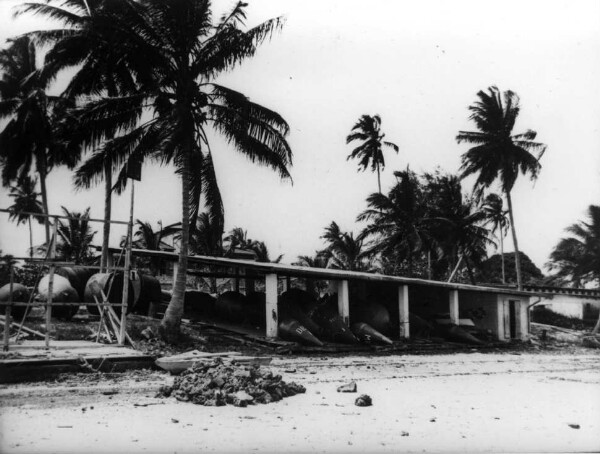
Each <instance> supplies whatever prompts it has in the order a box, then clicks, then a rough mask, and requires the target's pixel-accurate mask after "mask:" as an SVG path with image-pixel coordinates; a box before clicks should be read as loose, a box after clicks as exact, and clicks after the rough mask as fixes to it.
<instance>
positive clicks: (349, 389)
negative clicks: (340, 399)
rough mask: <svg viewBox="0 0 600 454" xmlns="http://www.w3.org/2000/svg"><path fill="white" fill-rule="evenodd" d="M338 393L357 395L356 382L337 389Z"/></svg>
mask: <svg viewBox="0 0 600 454" xmlns="http://www.w3.org/2000/svg"><path fill="white" fill-rule="evenodd" d="M337 392H338V393H355V392H356V382H355V381H351V382H350V383H346V384H345V385H342V386H339V387H338V389H337Z"/></svg>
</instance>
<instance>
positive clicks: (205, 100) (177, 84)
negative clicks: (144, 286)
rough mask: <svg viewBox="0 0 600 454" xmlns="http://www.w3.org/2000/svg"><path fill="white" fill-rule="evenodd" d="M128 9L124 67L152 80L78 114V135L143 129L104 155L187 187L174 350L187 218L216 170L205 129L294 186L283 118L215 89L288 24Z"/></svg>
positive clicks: (187, 8)
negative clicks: (128, 123)
mask: <svg viewBox="0 0 600 454" xmlns="http://www.w3.org/2000/svg"><path fill="white" fill-rule="evenodd" d="M127 1H128V3H129V5H130V7H129V8H128V11H127V12H128V15H127V16H126V18H125V19H126V21H125V24H126V27H123V28H122V30H124V31H125V32H126V33H129V35H130V36H123V37H122V38H123V42H122V47H123V48H124V49H125V50H124V52H125V53H126V54H127V55H126V58H128V59H129V58H131V59H133V60H134V61H138V62H139V61H140V60H143V62H144V63H145V67H146V72H145V73H141V75H142V76H144V77H143V78H142V77H137V79H136V82H138V84H139V90H138V91H137V92H136V94H134V95H129V96H117V97H114V98H108V99H102V100H99V101H94V102H91V103H90V104H89V105H88V106H87V108H86V109H85V111H82V112H81V113H80V115H79V127H81V128H82V129H83V130H84V131H86V130H87V131H93V130H96V128H97V127H98V125H99V124H101V123H102V121H105V119H107V118H109V119H110V118H115V117H116V116H119V115H121V116H124V117H127V118H130V119H131V120H132V123H134V122H138V123H137V125H136V127H135V128H134V129H132V130H131V131H130V132H128V133H126V134H124V135H122V136H121V137H117V138H115V139H113V140H110V141H109V142H107V143H106V144H105V145H104V149H105V151H110V153H111V155H113V156H116V157H119V158H120V159H125V158H126V157H128V158H131V157H136V158H139V159H144V158H150V159H155V160H157V161H159V162H160V163H162V164H172V165H174V167H175V169H176V172H177V174H178V175H179V176H180V178H181V183H182V185H181V192H182V207H181V211H182V234H181V247H180V253H179V267H178V273H177V276H176V279H175V283H174V286H173V295H172V299H171V301H170V303H169V306H168V308H167V310H166V312H165V316H164V318H163V321H162V323H161V333H162V335H163V337H164V338H165V339H167V340H169V341H174V340H175V339H176V338H177V337H178V334H179V327H180V324H181V317H182V314H183V295H184V292H185V287H186V275H187V256H188V248H189V232H190V229H189V226H190V218H191V217H192V216H191V215H192V214H193V213H194V212H197V210H198V205H199V201H200V194H201V193H202V191H203V189H204V186H203V184H204V183H203V180H202V179H201V178H200V176H201V175H202V173H203V172H205V171H207V169H212V151H211V148H210V146H209V143H208V139H207V135H206V130H207V128H208V127H209V126H211V127H213V129H214V130H216V131H217V132H218V133H220V134H222V135H224V136H225V138H226V139H227V140H228V142H229V143H230V144H231V145H233V146H234V147H235V148H236V149H237V151H239V152H241V153H243V154H245V155H246V156H247V157H248V158H249V159H250V160H251V161H253V162H257V163H259V164H262V165H266V166H269V167H271V168H272V169H274V170H276V171H277V172H278V173H279V175H280V176H281V177H282V178H290V174H289V171H288V166H289V165H291V158H292V153H291V150H290V147H289V145H288V144H287V141H286V139H285V136H286V135H287V134H288V132H289V127H288V125H287V123H286V122H285V121H284V120H283V118H282V117H281V116H280V115H279V114H277V113H276V112H273V111H271V110H269V109H267V108H265V107H262V106H260V105H258V104H256V103H253V102H251V101H250V100H249V99H248V98H247V97H246V96H244V95H243V94H241V93H239V92H236V91H234V90H231V89H228V88H226V87H223V86H222V85H218V84H216V83H215V82H214V80H215V78H216V77H217V76H218V75H220V74H222V73H223V72H225V71H227V70H231V69H232V68H234V67H235V66H236V65H237V64H239V63H241V62H242V61H243V60H244V59H245V58H247V57H251V56H253V55H254V53H255V51H256V49H257V46H258V45H259V44H261V43H262V42H264V41H265V40H266V39H268V38H269V37H270V36H271V35H272V33H273V32H274V31H277V30H279V29H280V28H281V27H282V25H283V21H282V20H281V19H280V18H277V19H272V20H269V21H266V22H264V23H262V24H260V25H258V26H256V27H254V28H251V29H249V30H246V31H244V30H242V28H241V27H242V25H243V22H244V20H245V18H246V10H245V8H246V4H245V3H242V2H239V3H238V4H236V5H235V7H234V8H233V10H232V11H231V12H230V13H229V14H225V15H223V16H222V17H221V18H220V20H218V21H217V23H216V24H213V21H212V15H211V6H210V3H209V2H208V1H206V0H169V1H165V0H140V1H139V2H134V1H133V0H127ZM144 109H150V110H151V111H152V112H153V115H152V116H151V118H147V117H144V118H142V113H143V111H144ZM133 120H135V121H133ZM119 181H120V179H119V180H118V181H117V184H119ZM214 181H216V178H215V179H214ZM204 193H205V195H208V194H207V193H206V191H205V192H204ZM206 202H209V197H207V198H206V199H205V203H206Z"/></svg>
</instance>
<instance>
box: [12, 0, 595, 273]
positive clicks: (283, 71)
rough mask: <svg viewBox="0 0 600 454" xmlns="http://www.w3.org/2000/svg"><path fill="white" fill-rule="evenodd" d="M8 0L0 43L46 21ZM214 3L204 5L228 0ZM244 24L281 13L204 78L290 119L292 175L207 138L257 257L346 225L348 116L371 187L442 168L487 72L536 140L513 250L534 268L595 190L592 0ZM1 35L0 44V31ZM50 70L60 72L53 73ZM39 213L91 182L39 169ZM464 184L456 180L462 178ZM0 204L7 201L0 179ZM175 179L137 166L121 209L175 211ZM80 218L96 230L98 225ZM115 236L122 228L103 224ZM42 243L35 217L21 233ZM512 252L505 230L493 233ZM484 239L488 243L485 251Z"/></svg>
mask: <svg viewBox="0 0 600 454" xmlns="http://www.w3.org/2000/svg"><path fill="white" fill-rule="evenodd" d="M19 3H20V2H19V1H16V0H0V43H1V42H4V40H5V39H6V38H8V37H10V36H14V35H16V34H19V33H22V32H26V31H29V30H34V29H41V28H46V27H47V24H46V23H45V22H43V21H41V20H40V18H36V17H34V18H31V17H20V18H18V19H17V20H13V19H12V18H11V12H10V11H11V8H13V7H14V6H15V5H17V4H19ZM232 5H233V2H231V1H226V2H222V1H215V2H214V9H215V12H217V14H215V16H216V17H218V16H219V15H220V12H221V11H224V10H225V9H227V8H229V7H231V6H232ZM247 12H248V22H247V25H249V26H252V25H255V24H257V23H260V22H262V21H264V20H266V19H269V18H271V17H275V16H280V15H284V16H285V17H286V20H287V22H286V25H285V27H284V28H283V30H282V31H281V33H278V34H276V35H274V36H273V38H272V40H271V41H270V42H267V43H265V44H263V45H262V46H261V48H260V50H259V51H258V52H257V54H256V55H255V57H254V58H253V59H250V60H247V61H246V62H244V63H243V64H242V65H241V66H240V67H238V68H237V69H235V70H234V71H233V72H231V73H229V74H226V75H224V76H223V77H221V78H219V80H218V82H219V83H220V84H222V85H225V86H228V87H230V88H233V89H236V90H239V91H242V92H243V93H245V94H246V95H247V96H249V97H250V99H251V100H252V101H255V102H258V103H260V104H262V105H264V106H267V107H269V108H271V109H273V110H276V111H277V112H279V113H280V114H281V115H282V116H283V117H284V118H285V119H286V121H287V122H288V123H289V124H290V128H291V132H290V136H289V143H290V146H291V148H292V151H293V153H294V159H293V166H292V167H291V169H290V170H291V174H292V177H293V184H292V183H290V182H289V181H281V180H280V179H279V177H278V176H277V174H275V173H274V172H272V171H270V170H269V169H265V168H260V167H257V166H256V165H254V164H252V163H251V162H249V161H248V160H247V159H246V158H245V157H243V156H241V155H239V154H237V153H236V151H235V150H233V149H231V148H230V147H229V146H228V145H227V144H226V143H225V141H223V140H222V139H221V138H220V137H218V136H215V135H211V136H210V140H211V148H212V150H213V157H214V161H215V167H216V172H217V178H218V181H219V185H220V188H221V192H222V195H223V199H224V205H225V228H226V230H230V229H231V228H233V227H242V228H244V229H247V232H248V236H249V237H250V238H252V239H255V240H262V241H265V243H266V244H267V246H268V248H269V251H270V253H271V256H272V257H276V256H277V255H279V254H284V257H283V260H282V261H283V262H285V263H291V262H293V261H295V260H296V257H297V256H298V255H312V254H314V252H315V251H316V250H317V249H321V248H322V247H323V242H322V240H321V239H320V236H321V235H322V234H323V230H324V227H325V226H327V225H328V224H329V223H330V222H331V221H336V222H337V223H338V224H339V225H340V227H341V228H342V229H343V230H346V231H354V232H355V233H358V232H359V231H360V229H361V225H359V224H357V223H356V216H357V215H358V214H359V213H360V212H361V211H362V210H364V209H365V208H366V203H365V199H366V197H367V196H368V195H369V194H370V193H372V192H375V191H376V190H377V177H376V174H374V173H371V172H370V171H366V172H357V163H356V162H355V161H347V160H346V157H347V155H348V154H349V153H350V152H351V150H352V146H351V145H346V143H345V138H346V136H347V135H348V133H349V132H350V130H351V128H352V126H353V125H354V124H355V122H356V121H357V120H358V118H359V117H360V116H361V115H363V114H369V115H373V114H379V115H380V116H381V118H382V131H383V132H384V133H385V134H386V140H390V141H392V142H394V143H396V144H397V145H398V146H399V147H400V151H399V153H398V154H397V155H396V154H394V153H391V152H388V154H387V155H386V167H385V170H384V172H383V174H382V186H383V189H384V191H385V190H386V189H389V188H390V187H391V186H392V184H393V183H394V181H395V178H394V176H393V172H394V171H395V170H401V169H405V168H406V167H407V166H410V168H411V169H412V170H414V171H416V172H424V171H433V170H435V169H436V168H438V167H439V168H440V169H441V170H442V171H446V172H457V171H458V168H459V166H460V156H461V154H462V153H464V152H466V151H467V150H468V148H469V146H468V145H458V144H457V143H456V140H455V137H456V134H457V132H458V131H460V130H473V129H474V126H473V124H472V123H470V122H469V120H468V115H469V112H468V109H467V108H468V106H469V105H470V104H472V103H473V102H474V101H476V99H477V98H476V93H477V92H478V91H479V90H482V89H486V88H487V87H489V86H491V85H497V86H498V87H499V88H500V89H501V90H509V89H510V90H512V91H514V92H516V93H518V94H519V96H520V98H521V113H520V116H519V118H518V120H517V123H516V126H515V132H516V133H518V132H522V131H525V130H527V129H533V130H535V131H537V132H538V138H537V139H538V141H540V142H543V143H545V144H547V146H548V148H547V151H546V153H545V155H544V156H543V158H542V161H541V164H542V170H541V173H540V175H539V178H538V180H537V181H536V182H535V183H533V182H531V181H530V180H529V179H528V178H523V177H520V178H519V180H518V181H517V184H516V186H515V188H514V191H513V205H514V214H515V226H516V228H517V236H518V240H519V245H520V249H521V250H523V251H524V252H525V253H527V254H528V255H529V256H530V257H531V259H532V260H533V261H534V263H535V264H536V265H538V267H542V266H543V265H544V264H545V263H546V262H547V260H548V256H549V254H550V252H551V251H552V249H553V247H554V246H555V244H556V243H557V242H558V241H559V239H560V238H561V237H563V236H564V235H565V232H564V229H565V228H566V227H567V226H568V225H570V224H572V223H574V222H576V221H578V220H580V219H583V218H584V216H585V212H586V208H587V207H588V206H589V205H590V204H599V203H600V129H599V128H600V103H599V102H598V100H599V99H600V1H598V0H594V1H587V0H578V1H576V2H573V1H558V0H543V1H542V0H540V1H538V0H527V1H523V0H520V1H513V0H508V1H504V2H502V3H501V4H498V3H497V2H488V1H481V0H453V1H451V2H449V1H447V0H425V1H419V2H415V1H411V2H408V1H397V0H373V1H370V2H364V1H355V0H326V1H324V0H304V1H302V2H299V1H293V0H250V1H249V7H248V9H247ZM0 45H3V44H0ZM61 83H62V84H64V83H65V81H64V80H62V81H59V82H58V84H59V85H60V84H61ZM48 188H49V189H48V190H49V204H50V211H51V212H53V213H58V212H59V211H60V207H61V206H66V207H67V208H68V209H69V210H71V211H72V210H76V211H81V210H84V209H85V208H87V207H88V206H89V207H91V215H92V217H96V218H101V217H102V216H103V197H104V196H103V188H102V187H101V186H100V187H97V188H94V189H91V190H89V191H84V192H76V191H75V190H74V189H73V186H72V181H71V173H70V172H69V171H68V170H66V169H57V170H55V171H54V172H53V173H52V174H51V175H50V177H49V180H48ZM465 189H466V190H469V189H470V184H469V182H468V181H467V182H465ZM0 191H1V193H0V207H7V206H9V205H10V203H11V201H10V198H9V197H8V196H7V190H6V189H5V188H2V189H0ZM180 192H181V190H180V181H179V179H178V178H177V176H176V175H175V174H174V172H173V169H172V168H169V167H156V166H151V165H145V166H144V168H143V172H142V182H141V183H136V189H135V213H134V217H135V218H136V219H141V220H143V221H148V222H150V223H151V224H152V225H153V226H154V227H155V229H158V228H159V227H158V222H159V221H162V223H163V225H167V224H170V223H173V222H178V221H179V220H180V217H181V214H180V210H181V208H180V205H181V195H180ZM128 216H129V193H128V194H126V195H124V196H121V197H115V198H114V207H113V219H118V220H127V219H128ZM95 230H97V231H98V233H97V235H96V239H97V243H98V244H99V243H100V242H101V230H102V229H101V225H100V224H97V227H96V228H95ZM113 232H114V234H113V235H112V237H111V238H112V244H114V245H117V244H118V242H119V239H120V237H121V235H122V234H124V233H125V231H124V229H123V228H117V227H114V228H113ZM34 241H37V242H38V243H41V242H42V241H43V229H42V227H41V226H38V227H36V231H35V239H34ZM27 246H28V231H27V227H26V226H24V225H21V226H19V227H16V225H15V224H14V223H9V222H8V216H7V215H6V214H2V213H0V249H1V250H2V251H3V252H4V253H12V254H14V255H21V256H22V255H25V254H26V248H27ZM505 247H506V250H507V251H511V250H512V241H511V240H510V238H508V239H507V241H505ZM492 252H493V251H492Z"/></svg>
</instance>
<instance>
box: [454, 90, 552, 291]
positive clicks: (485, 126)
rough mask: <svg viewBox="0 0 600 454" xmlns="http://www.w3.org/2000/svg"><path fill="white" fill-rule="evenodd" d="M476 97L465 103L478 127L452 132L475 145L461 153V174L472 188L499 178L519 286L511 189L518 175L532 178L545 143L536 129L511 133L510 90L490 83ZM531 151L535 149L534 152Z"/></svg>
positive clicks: (513, 106) (515, 100) (514, 105)
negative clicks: (472, 179)
mask: <svg viewBox="0 0 600 454" xmlns="http://www.w3.org/2000/svg"><path fill="white" fill-rule="evenodd" d="M477 96H478V97H479V101H476V102H475V103H474V104H472V105H471V106H469V110H470V111H471V116H470V117H469V119H470V120H473V121H474V122H475V125H476V127H477V129H478V131H460V132H459V133H458V135H457V136H456V140H457V142H458V143H462V142H466V143H469V144H472V145H475V146H474V147H473V148H471V149H470V150H469V151H467V152H466V153H464V154H463V155H462V158H461V159H462V165H461V171H462V175H461V176H462V177H463V178H464V177H467V176H469V175H475V174H476V175H477V178H476V180H475V188H476V191H481V190H483V189H484V188H489V187H490V186H491V185H492V184H493V183H494V182H495V181H499V182H500V186H501V188H502V191H503V192H504V194H505V195H506V201H507V204H508V215H509V219H510V228H511V232H512V237H513V244H514V248H515V255H516V257H517V261H516V271H517V287H518V288H519V290H521V289H522V288H523V285H522V281H521V263H520V259H519V245H518V242H517V235H516V230H515V220H514V215H513V207H512V199H511V191H512V188H513V186H514V184H515V181H516V180H517V177H518V176H519V173H522V174H524V175H527V174H529V176H530V178H531V179H536V178H537V176H538V174H539V171H540V169H541V165H540V163H539V160H540V158H541V157H542V155H543V153H544V151H545V150H546V145H544V144H542V143H539V142H534V140H535V138H536V136H537V133H536V132H535V131H532V130H527V131H526V132H525V133H523V134H513V133H512V132H513V128H514V126H515V121H516V119H517V117H518V115H519V110H520V107H519V97H518V96H517V94H516V93H514V92H512V91H505V92H503V93H501V92H500V90H498V88H497V87H490V88H489V89H488V93H486V92H484V91H480V92H479V93H477ZM531 152H534V153H537V156H534V155H533V154H532V153H531Z"/></svg>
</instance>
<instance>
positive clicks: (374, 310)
mask: <svg viewBox="0 0 600 454" xmlns="http://www.w3.org/2000/svg"><path fill="white" fill-rule="evenodd" d="M350 318H351V321H352V323H359V322H363V323H366V324H367V325H370V326H371V327H372V328H373V329H375V330H377V331H379V332H380V333H386V334H388V333H389V332H390V328H391V324H390V313H389V311H388V310H387V308H386V307H385V306H383V305H381V304H379V303H374V302H367V301H365V300H357V301H356V302H353V303H351V304H350Z"/></svg>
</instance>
